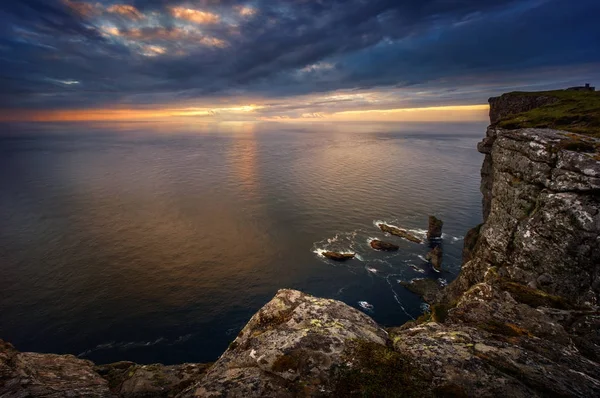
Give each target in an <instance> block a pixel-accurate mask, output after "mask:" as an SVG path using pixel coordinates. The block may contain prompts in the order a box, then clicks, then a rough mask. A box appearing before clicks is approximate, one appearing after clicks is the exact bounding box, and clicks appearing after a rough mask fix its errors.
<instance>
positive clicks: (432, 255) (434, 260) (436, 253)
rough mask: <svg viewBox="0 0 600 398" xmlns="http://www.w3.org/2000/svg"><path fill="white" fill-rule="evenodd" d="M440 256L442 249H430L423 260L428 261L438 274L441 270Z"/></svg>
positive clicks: (437, 247)
mask: <svg viewBox="0 0 600 398" xmlns="http://www.w3.org/2000/svg"><path fill="white" fill-rule="evenodd" d="M442 256H443V253H442V247H441V246H436V247H434V248H433V249H431V251H430V252H429V253H427V256H425V259H426V260H427V261H429V262H430V263H431V265H433V269H435V270H436V271H437V272H440V271H441V270H442Z"/></svg>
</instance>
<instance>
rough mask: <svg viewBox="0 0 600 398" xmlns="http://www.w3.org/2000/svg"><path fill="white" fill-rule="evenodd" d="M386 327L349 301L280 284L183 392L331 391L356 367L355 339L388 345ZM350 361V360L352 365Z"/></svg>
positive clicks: (289, 394)
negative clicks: (281, 287)
mask: <svg viewBox="0 0 600 398" xmlns="http://www.w3.org/2000/svg"><path fill="white" fill-rule="evenodd" d="M388 342H389V339H388V335H387V333H386V332H385V331H384V330H383V329H382V328H381V327H380V326H379V325H377V324H376V323H375V322H374V321H373V320H372V319H371V318H369V317H368V316H366V315H365V314H363V313H362V312H360V311H358V310H355V309H353V308H351V307H349V306H347V305H346V304H344V303H341V302H339V301H335V300H328V299H320V298H316V297H312V296H309V295H307V294H303V293H301V292H298V291H295V290H280V291H279V292H277V294H276V295H275V297H274V298H273V300H271V301H270V302H269V303H267V304H266V305H265V306H264V307H263V308H262V309H261V310H260V311H258V312H257V313H256V314H255V315H254V316H253V317H252V318H251V319H250V321H249V322H248V324H247V325H246V327H244V329H242V331H241V332H240V333H239V335H238V336H237V338H236V339H235V340H234V341H233V342H232V343H231V345H230V346H229V349H227V351H225V353H224V354H223V355H222V356H221V357H220V358H219V360H218V361H217V362H216V363H215V364H214V366H213V367H212V368H211V369H210V370H209V372H208V373H207V375H206V376H205V378H204V379H203V380H202V381H201V382H200V383H199V384H198V385H197V386H194V387H193V388H190V389H189V390H188V391H186V392H185V393H183V394H182V396H183V397H192V396H196V397H206V396H224V395H227V396H230V397H259V396H260V397H265V396H268V397H295V396H312V395H320V394H328V393H329V394H331V393H332V392H333V391H335V390H336V389H337V388H339V387H338V386H337V383H336V381H337V380H338V379H340V378H343V377H344V372H345V369H342V368H343V367H344V366H349V367H350V368H352V361H354V355H356V352H355V350H356V349H357V347H355V346H354V344H355V343H360V344H362V345H365V344H366V345H368V346H372V347H376V348H377V347H380V348H382V349H384V348H385V347H386V344H387V343H388ZM347 364H350V365H347Z"/></svg>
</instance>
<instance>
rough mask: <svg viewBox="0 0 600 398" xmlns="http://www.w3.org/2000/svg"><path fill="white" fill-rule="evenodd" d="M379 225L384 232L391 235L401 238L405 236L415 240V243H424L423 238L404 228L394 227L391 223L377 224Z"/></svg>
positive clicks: (409, 239) (407, 238)
mask: <svg viewBox="0 0 600 398" xmlns="http://www.w3.org/2000/svg"><path fill="white" fill-rule="evenodd" d="M377 226H378V227H379V229H381V230H382V231H383V232H387V233H388V234H390V235H394V236H398V237H400V238H404V239H406V240H408V241H411V242H414V243H423V240H422V239H420V238H417V237H416V236H415V235H413V234H411V233H410V232H408V231H406V230H404V229H400V228H396V227H392V226H391V225H387V224H377Z"/></svg>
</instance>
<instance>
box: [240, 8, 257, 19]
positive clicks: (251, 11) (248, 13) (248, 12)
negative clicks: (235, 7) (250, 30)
mask: <svg viewBox="0 0 600 398" xmlns="http://www.w3.org/2000/svg"><path fill="white" fill-rule="evenodd" d="M239 13H240V15H241V16H244V17H251V16H252V15H254V14H256V10H255V9H254V8H252V7H248V6H244V7H240V8H239Z"/></svg>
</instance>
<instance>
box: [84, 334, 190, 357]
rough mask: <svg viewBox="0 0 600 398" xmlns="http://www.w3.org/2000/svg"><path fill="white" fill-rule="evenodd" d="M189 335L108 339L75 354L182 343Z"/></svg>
mask: <svg viewBox="0 0 600 398" xmlns="http://www.w3.org/2000/svg"><path fill="white" fill-rule="evenodd" d="M191 337H192V335H191V334H186V335H183V336H179V337H178V338H176V339H175V340H168V339H166V338H164V337H159V338H158V339H156V340H150V341H123V342H115V341H110V342H108V343H102V344H98V345H97V346H96V347H94V348H90V349H89V350H85V351H83V352H81V353H79V354H77V357H79V358H81V357H86V356H88V355H89V354H91V353H92V352H96V351H105V350H111V349H119V350H129V349H131V348H140V347H151V346H155V345H157V344H166V345H176V344H182V343H185V342H186V341H188V340H189V339H190V338H191Z"/></svg>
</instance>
